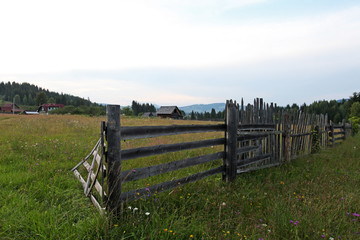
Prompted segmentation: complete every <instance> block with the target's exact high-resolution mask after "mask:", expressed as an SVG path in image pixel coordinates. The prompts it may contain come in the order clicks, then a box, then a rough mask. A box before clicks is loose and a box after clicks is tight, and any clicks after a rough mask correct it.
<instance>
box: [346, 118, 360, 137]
mask: <svg viewBox="0 0 360 240" xmlns="http://www.w3.org/2000/svg"><path fill="white" fill-rule="evenodd" d="M349 122H352V125H353V131H354V134H356V133H358V132H359V125H360V117H351V118H349Z"/></svg>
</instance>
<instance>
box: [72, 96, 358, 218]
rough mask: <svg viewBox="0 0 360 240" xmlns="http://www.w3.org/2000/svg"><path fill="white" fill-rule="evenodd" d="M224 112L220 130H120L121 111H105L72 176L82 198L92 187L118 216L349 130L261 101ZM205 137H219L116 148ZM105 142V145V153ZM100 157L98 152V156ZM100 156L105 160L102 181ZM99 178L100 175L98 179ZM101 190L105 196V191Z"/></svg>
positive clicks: (231, 105) (278, 160)
mask: <svg viewBox="0 0 360 240" xmlns="http://www.w3.org/2000/svg"><path fill="white" fill-rule="evenodd" d="M225 107H226V108H225V122H224V124H215V125H171V126H136V127H121V126H120V107H119V106H118V105H108V106H107V122H106V123H105V122H102V124H101V133H102V137H101V139H100V140H99V142H98V146H95V148H94V150H93V151H92V153H91V154H94V156H95V157H94V160H93V162H92V163H91V165H90V164H89V163H87V159H88V158H89V157H87V158H85V159H84V160H82V161H81V162H80V163H79V164H78V165H77V166H76V167H75V168H74V169H73V170H74V174H75V175H76V176H77V177H78V179H79V180H80V182H82V184H83V186H84V192H85V194H87V195H88V196H90V198H91V199H92V201H93V202H94V199H95V200H96V198H95V197H94V196H93V195H91V194H90V191H91V189H92V187H93V186H95V189H96V190H98V194H97V195H98V198H101V199H102V205H103V206H104V205H106V207H107V209H108V210H110V211H113V212H115V213H118V212H120V210H121V205H122V203H124V202H127V201H133V200H135V199H139V198H141V197H144V196H146V195H148V194H149V193H160V192H162V191H166V190H169V189H172V188H176V187H178V186H181V185H184V184H187V183H190V182H195V181H198V180H200V179H203V178H206V177H209V176H212V175H215V174H222V178H223V180H224V181H227V182H231V181H234V180H235V179H236V176H237V174H240V173H244V172H248V171H251V170H256V169H260V168H265V167H272V166H277V165H280V164H282V163H284V162H288V161H290V160H291V159H293V158H296V157H298V156H301V155H306V154H310V153H312V152H314V151H317V150H318V149H320V148H324V147H327V146H329V145H330V146H333V145H334V144H336V143H339V142H341V141H342V140H344V139H345V138H346V136H348V135H349V134H352V125H351V124H346V123H345V121H343V123H342V124H338V125H336V124H333V123H332V122H330V123H329V124H328V119H327V115H311V114H306V113H302V112H296V113H293V114H288V113H285V112H279V111H276V110H277V108H276V106H274V105H273V104H270V105H269V104H266V103H264V102H263V100H262V99H255V100H254V104H253V105H250V104H249V105H247V106H246V107H245V106H244V104H243V101H242V102H241V105H240V106H239V104H237V103H236V102H233V101H231V100H230V101H227V102H226V105H225ZM207 132H222V133H224V135H223V136H224V137H222V138H215V139H206V140H201V141H190V142H181V143H174V144H163V145H156V146H148V147H137V148H130V149H122V148H121V142H122V141H126V140H130V139H140V138H141V139H146V138H154V137H159V136H168V135H178V134H188V133H207ZM103 134H104V135H103ZM104 138H105V139H106V142H107V146H106V149H105V141H104ZM214 146H223V150H222V151H215V152H213V153H211V154H204V155H201V156H196V157H191V158H186V159H177V160H175V161H173V162H168V163H162V164H158V165H154V166H144V167H140V168H135V169H129V170H126V171H124V170H123V169H122V165H123V162H124V161H131V160H133V159H136V158H141V157H149V156H154V155H159V154H165V153H170V152H179V151H184V150H191V149H198V148H209V147H212V148H213V147H214ZM99 148H100V149H99ZM99 152H101V154H100V155H99ZM91 154H89V155H91ZM103 155H104V156H105V157H106V158H105V159H106V163H107V167H106V168H107V169H108V172H107V176H106V168H105V166H104V163H103V157H102V156H103ZM219 159H222V164H219V165H217V166H216V167H212V168H210V169H207V170H206V171H202V172H198V173H195V174H192V175H189V176H186V177H183V178H180V179H173V180H170V181H166V182H162V183H157V184H154V185H152V186H147V187H143V188H139V189H134V190H130V191H126V192H123V191H122V185H123V184H124V183H126V182H131V181H136V180H140V179H145V178H149V177H153V176H157V175H160V174H165V173H168V172H171V171H176V170H179V169H184V168H188V167H192V166H196V165H199V164H204V163H209V162H213V161H216V160H219ZM80 165H84V166H85V168H86V169H87V170H88V171H87V173H88V178H87V181H86V182H85V180H84V179H83V178H82V177H81V175H80V173H79V172H78V171H77V170H76V168H77V167H79V166H80ZM89 166H90V167H89ZM96 166H97V167H96ZM94 169H96V171H95V170H94ZM99 172H101V173H102V174H101V176H100V175H99ZM105 180H106V182H105ZM105 185H106V186H105ZM104 188H106V189H107V190H106V191H104ZM91 196H92V197H91ZM94 204H95V205H96V206H98V208H99V209H104V208H103V207H101V206H100V204H98V203H94Z"/></svg>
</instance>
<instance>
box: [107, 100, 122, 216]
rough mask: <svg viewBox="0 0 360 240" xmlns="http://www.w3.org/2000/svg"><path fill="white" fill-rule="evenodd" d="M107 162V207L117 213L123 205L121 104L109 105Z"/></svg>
mask: <svg viewBox="0 0 360 240" xmlns="http://www.w3.org/2000/svg"><path fill="white" fill-rule="evenodd" d="M106 117H107V131H106V132H107V163H108V177H107V180H108V201H107V207H108V208H109V210H110V211H111V212H113V213H115V214H118V213H120V209H121V208H120V207H121V198H120V196H121V181H120V173H121V147H120V142H121V132H120V106H119V105H107V106H106Z"/></svg>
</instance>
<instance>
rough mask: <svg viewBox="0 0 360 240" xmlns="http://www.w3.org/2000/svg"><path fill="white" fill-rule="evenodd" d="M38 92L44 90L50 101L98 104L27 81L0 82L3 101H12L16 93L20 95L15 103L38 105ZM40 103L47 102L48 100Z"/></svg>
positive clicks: (86, 104)
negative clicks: (51, 90)
mask: <svg viewBox="0 0 360 240" xmlns="http://www.w3.org/2000/svg"><path fill="white" fill-rule="evenodd" d="M39 92H44V93H45V95H46V96H47V99H49V100H51V101H53V102H52V103H59V104H64V105H73V106H75V107H78V106H99V105H98V104H96V103H92V102H91V101H90V100H89V99H87V100H86V99H83V98H80V97H76V96H72V95H69V94H63V93H61V94H60V93H57V92H50V91H49V90H48V89H44V88H41V87H38V86H36V85H33V84H29V83H16V82H12V83H11V82H7V83H5V82H0V98H1V99H2V100H3V101H8V102H12V101H13V99H14V97H15V96H16V95H19V96H20V99H19V101H17V102H16V104H18V105H19V104H20V105H30V106H33V105H35V104H37V105H39V104H38V103H39V102H36V95H37V94H38V93H39ZM47 99H46V101H45V102H44V101H41V102H42V103H47V102H48V101H47Z"/></svg>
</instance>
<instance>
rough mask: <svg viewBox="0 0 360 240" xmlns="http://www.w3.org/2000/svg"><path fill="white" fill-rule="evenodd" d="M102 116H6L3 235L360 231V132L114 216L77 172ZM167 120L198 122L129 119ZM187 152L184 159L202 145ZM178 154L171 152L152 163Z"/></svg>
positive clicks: (0, 164) (0, 170)
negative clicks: (96, 202) (101, 209)
mask: <svg viewBox="0 0 360 240" xmlns="http://www.w3.org/2000/svg"><path fill="white" fill-rule="evenodd" d="M101 120H104V119H103V118H101V117H85V116H12V115H0V129H1V135H0V143H1V144H0V239H332V238H334V239H338V238H341V239H357V238H360V235H359V232H360V217H359V216H358V214H360V198H359V196H360V189H359V187H358V186H359V184H360V161H359V160H360V136H356V137H354V138H349V139H348V140H347V141H346V142H344V143H343V144H341V145H339V146H336V147H335V148H332V149H327V150H322V151H321V152H320V153H318V154H314V155H310V156H307V157H303V158H299V159H296V160H294V161H292V162H291V163H290V164H285V165H282V166H280V167H277V168H271V169H264V170H259V171H256V172H250V173H246V174H242V175H238V177H237V179H236V181H235V182H233V183H231V184H226V183H224V182H222V180H221V175H215V176H213V177H209V178H207V179H204V180H201V181H199V182H196V183H192V184H188V185H185V186H182V187H179V188H176V189H174V190H171V191H167V192H164V193H161V194H155V195H152V196H149V197H145V198H142V199H140V200H137V201H134V202H131V203H128V204H125V206H124V212H123V214H122V215H121V216H120V217H119V218H114V217H111V216H108V217H101V216H99V213H98V212H97V210H96V209H95V208H94V207H93V205H92V204H91V202H90V201H89V199H88V198H86V197H85V195H84V194H83V190H82V188H81V185H80V183H79V182H78V181H77V180H76V179H75V178H74V176H73V175H72V173H71V172H69V169H71V168H72V167H73V166H74V165H75V164H76V163H77V162H78V161H80V159H81V158H83V157H84V156H85V155H86V154H87V153H88V152H89V151H90V150H91V148H92V147H93V145H95V143H96V141H97V139H98V138H99V132H100V121H101ZM164 124H189V122H178V121H171V120H159V119H140V118H124V119H123V120H122V125H123V126H130V125H164ZM189 137H190V136H186V135H185V136H182V137H176V138H171V137H162V138H157V139H156V140H155V139H154V140H153V141H143V142H141V141H129V142H127V143H126V144H128V145H126V144H125V143H123V146H124V148H127V147H129V148H130V147H134V146H135V147H136V146H139V145H153V144H158V143H173V142H179V141H183V140H187V139H189ZM191 137H192V138H196V139H201V138H203V137H210V138H212V137H219V136H218V135H216V134H210V135H208V136H203V135H195V137H194V136H191ZM220 149H221V148H220ZM202 150H204V149H202ZM205 151H209V152H210V151H219V149H211V150H209V149H207V150H205ZM209 152H207V153H209ZM180 154H183V156H180V158H184V157H190V156H193V155H196V154H198V152H184V153H180ZM175 158H176V155H172V154H170V155H167V156H165V157H164V158H161V157H155V158H154V159H150V160H149V161H155V160H156V161H158V162H164V161H171V160H174V159H175ZM141 160H142V159H139V160H138V162H136V161H134V163H130V161H129V163H126V162H125V163H126V164H125V163H124V165H125V166H124V167H125V168H128V169H131V168H133V167H137V166H140V163H143V162H142V161H141ZM213 164H221V163H220V162H215V163H213ZM201 167H204V168H206V167H208V166H201ZM201 167H200V168H201ZM195 170H196V169H193V170H189V172H187V171H185V172H180V173H176V172H174V173H173V174H175V175H170V176H165V177H160V178H159V179H155V180H157V181H158V180H163V179H165V178H173V177H181V176H177V175H176V174H179V175H187V174H189V173H190V172H192V171H195ZM155 180H151V179H150V180H144V181H140V182H138V183H136V182H135V183H134V184H133V185H131V184H129V186H128V188H129V189H130V188H133V187H136V186H137V185H141V186H146V185H147V184H152V183H153V182H152V181H155ZM125 188H126V186H125Z"/></svg>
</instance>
